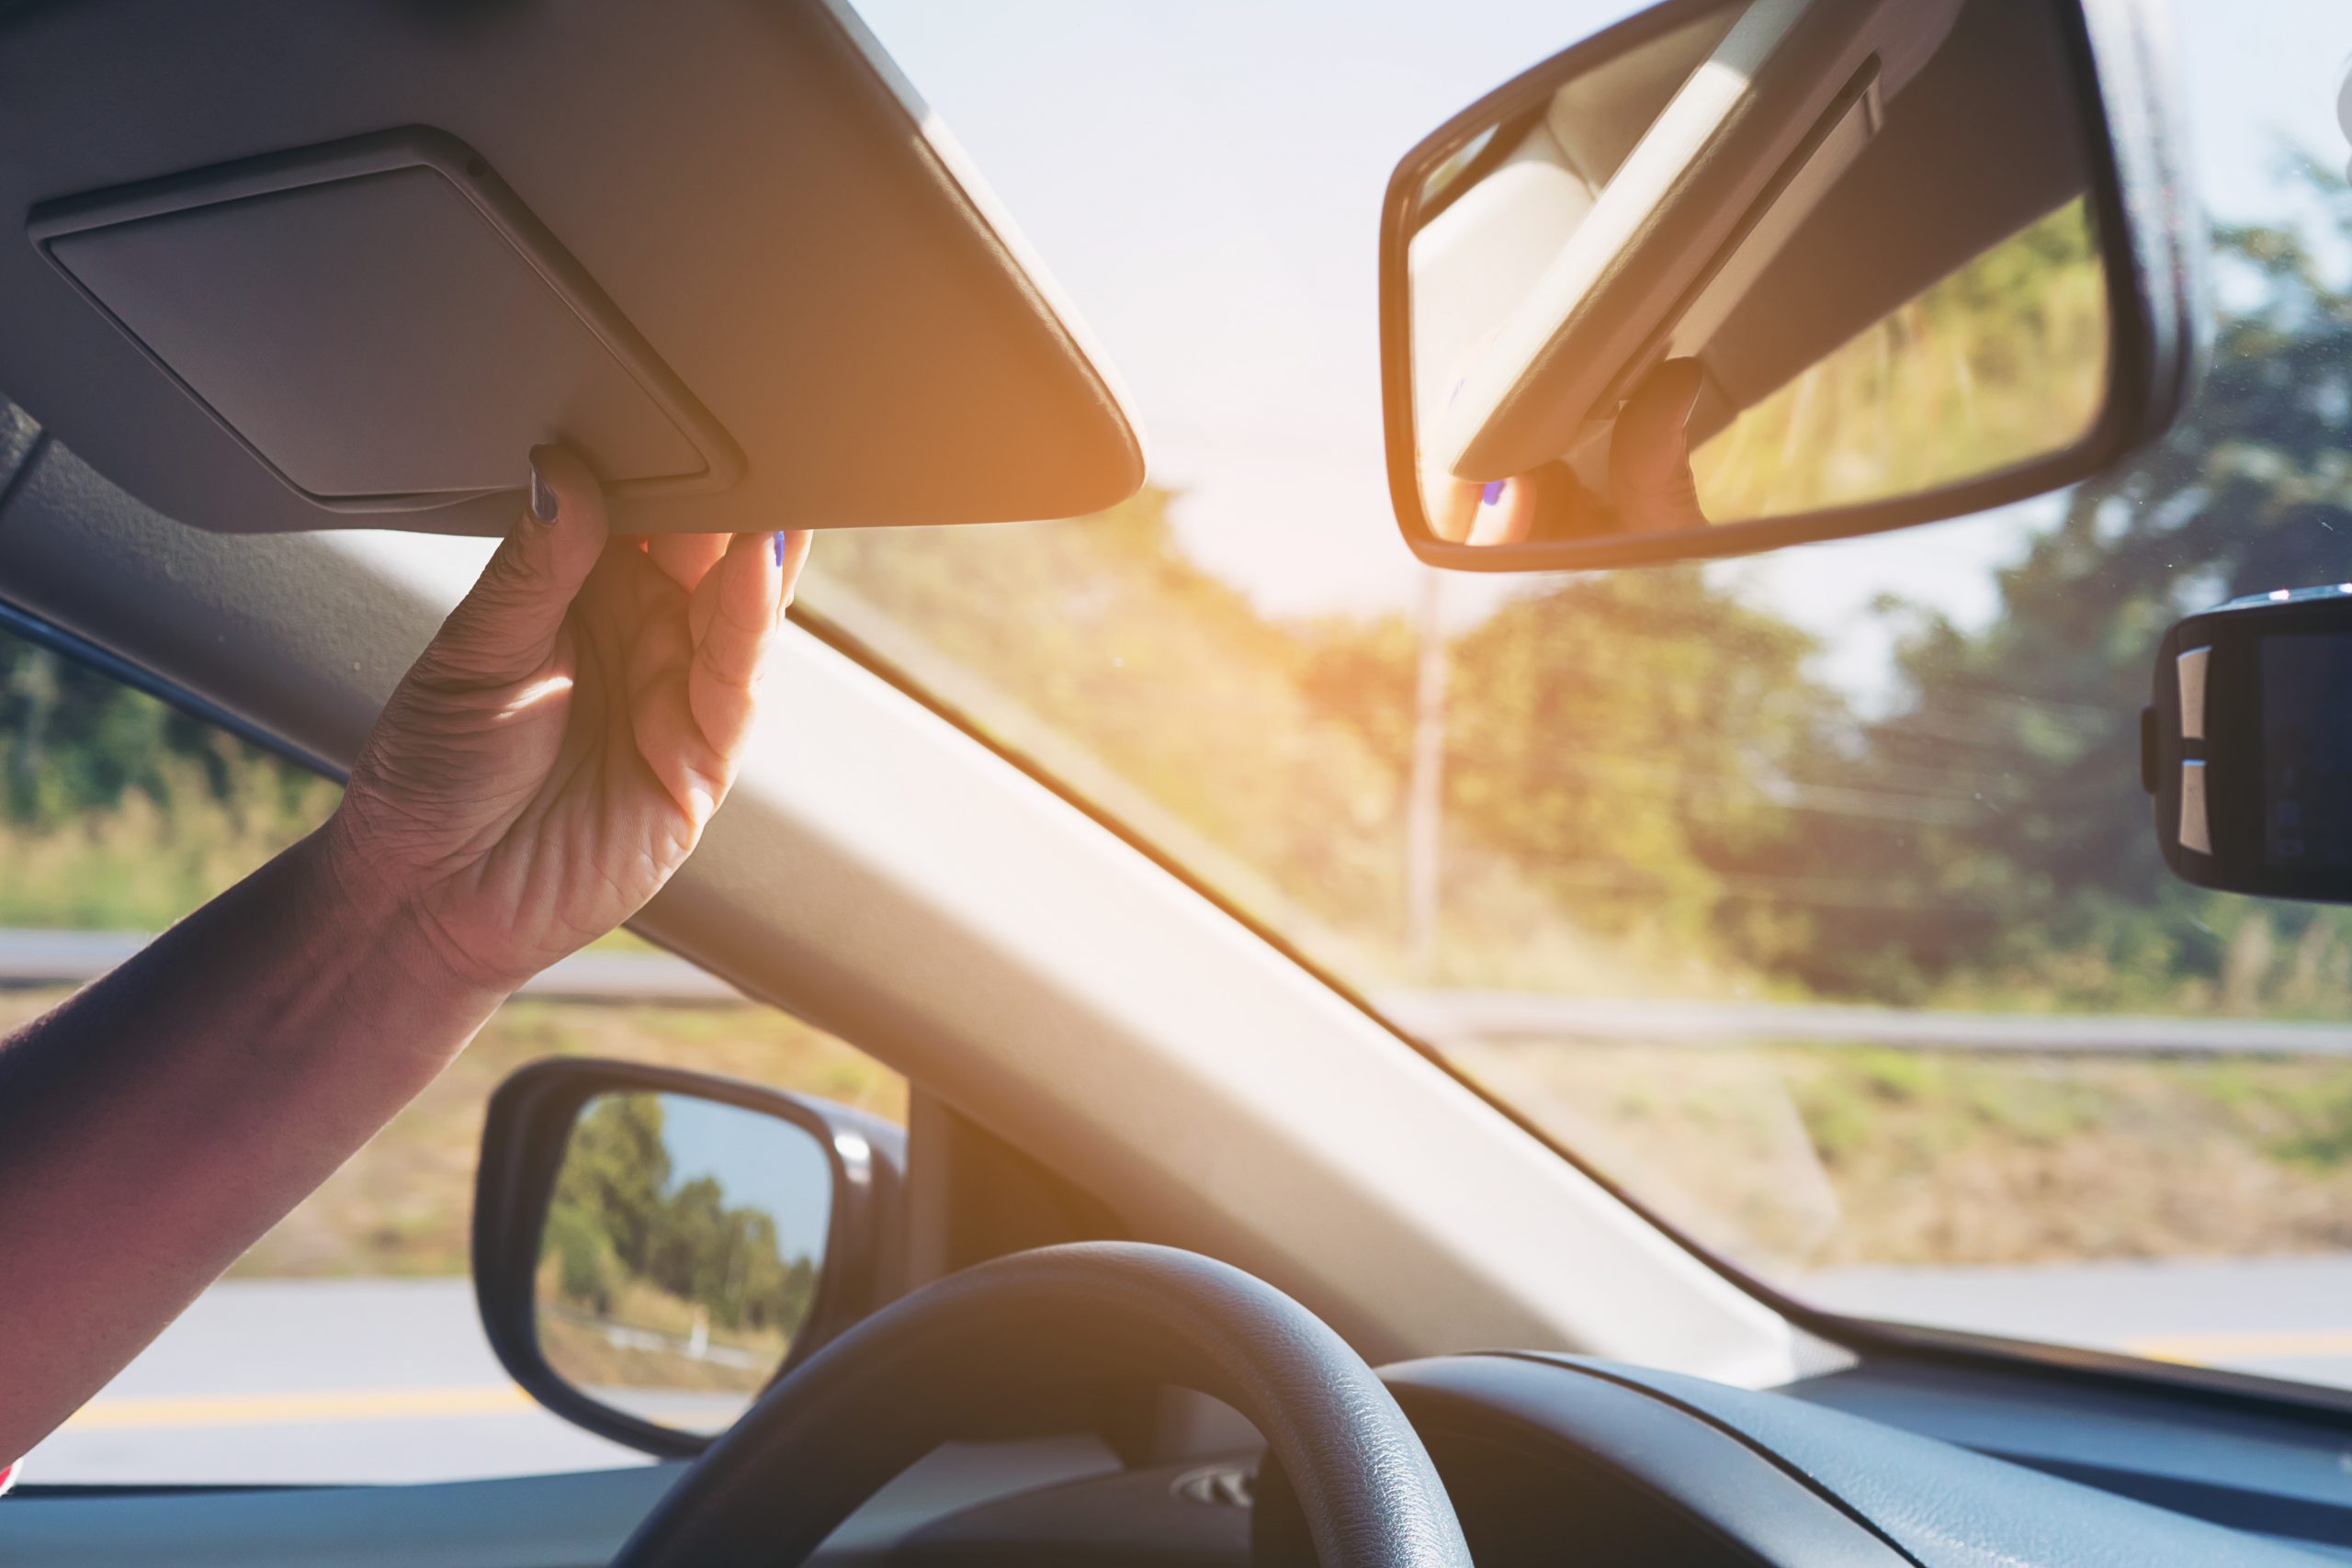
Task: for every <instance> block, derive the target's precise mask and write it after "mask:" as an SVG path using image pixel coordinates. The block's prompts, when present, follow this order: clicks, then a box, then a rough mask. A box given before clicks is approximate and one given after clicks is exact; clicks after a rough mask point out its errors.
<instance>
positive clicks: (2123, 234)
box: [1380, 0, 2206, 571]
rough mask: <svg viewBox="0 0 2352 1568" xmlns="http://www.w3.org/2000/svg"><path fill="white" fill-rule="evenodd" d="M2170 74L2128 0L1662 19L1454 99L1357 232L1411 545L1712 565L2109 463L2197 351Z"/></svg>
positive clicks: (1692, 14)
mask: <svg viewBox="0 0 2352 1568" xmlns="http://www.w3.org/2000/svg"><path fill="white" fill-rule="evenodd" d="M2169 57H2170V54H2169V38H2168V29H2167V28H2166V27H2165V21H2164V18H2163V16H2162V13H2161V7H2160V6H2158V5H2156V4H2154V3H2153V0H2024V3H2019V0H1667V3H1666V4H1663V5H1659V6H1654V7H1652V8H1651V9H1649V10H1647V11H1645V12H1643V13H1641V14H1639V15H1637V16H1635V17H1632V18H1630V19H1629V20H1627V21H1625V22H1623V23H1621V24H1619V25H1618V26H1616V27H1614V28H1610V29H1609V30H1607V31H1605V32H1603V33H1601V34H1600V35H1598V36H1597V37H1595V38H1593V39H1590V40H1589V41H1587V42H1585V43H1582V44H1578V45H1577V46H1575V47H1574V48H1571V49H1569V50H1567V51H1565V52H1563V53H1561V54H1559V55H1557V56H1555V57H1554V58H1553V59H1551V60H1549V61H1546V62H1544V63H1543V64H1542V65H1539V66H1537V67H1536V68H1535V69H1533V70H1532V71H1530V72H1528V73H1525V74H1523V75H1521V76H1520V77H1518V78H1517V79H1515V80H1513V81H1511V82H1510V83H1508V84H1506V85H1503V86H1502V87H1500V88H1498V90H1496V91H1495V92H1493V93H1491V94H1489V95H1487V96H1486V97H1484V98H1482V99H1480V100H1479V101H1478V102H1477V103H1476V104H1474V105H1472V106H1471V107H1469V108H1467V109H1465V110H1464V112H1463V113H1461V114H1460V115H1457V116H1456V117H1454V118H1453V119H1452V120H1450V121H1448V122H1447V123H1446V124H1445V125H1444V126H1442V127H1441V128H1440V129H1439V130H1437V131H1436V132H1435V133H1434V134H1432V135H1431V136H1430V137H1429V138H1428V139H1427V140H1425V141H1422V142H1421V144H1420V145H1419V146H1418V147H1416V148H1415V149H1414V150H1413V151H1412V152H1410V153H1408V155H1407V156H1406V158H1405V159H1404V160H1403V162H1401V163H1400V164H1398V165H1397V171H1396V174H1395V175H1394V177H1393V178H1392V179H1391V181H1390V184H1389V187H1388V194H1387V199H1386V203H1385V209H1384V212H1383V219H1382V231H1381V255H1380V265H1381V352H1382V379H1383V395H1384V402H1385V429H1386V444H1387V462H1388V475H1389V487H1390V491H1391V496H1392V499H1393V501H1394V503H1395V508H1396V512H1397V520H1398V523H1399V525H1401V526H1402V528H1403V530H1404V533H1405V536H1406V539H1407V541H1408V544H1409V545H1410V546H1411V547H1412V549H1413V551H1414V553H1415V554H1416V555H1417V556H1419V558H1421V559H1422V560H1424V561H1427V562H1429V563H1430V564H1432V565H1437V566H1444V567H1451V568H1457V569H1463V570H1484V571H1544V570H1563V569H1572V568H1588V567H1614V566H1625V565H1633V564H1639V563H1643V562H1652V561H1666V560H1677V559H1689V558H1705V557H1715V556H1728V555H1739V554H1746V553H1749V552H1752V551H1757V550H1763V549H1770V548H1774V547H1780V546H1783V545H1790V544H1796V543H1801V542H1804V541H1807V540H1814V539H1826V538H1836V537H1842V536H1849V535H1857V534H1866V533H1872V532H1877V531H1880V530H1883V529H1889V528H1897V527H1904V526H1907V525H1914V524H1919V523H1927V522H1933V521H1936V520H1938V519H1940V518H1946V517H1953V516H1959V515H1963V514H1966V513H1973V512H1978V511H1982V510H1985V509H1987V508H1990V507H1994V506H1998V505H2003V504H2006V503H2007V502H2015V501H2018V500H2021V499H2023V498H2025V497H2027V496H2030V495H2034V494H2038V493H2041V492H2042V491H2049V490H2052V489H2055V488H2057V487H2059V486H2062V485H2064V484H2067V483H2071V482H2073V481H2075V480H2077V479H2084V478H2086V477H2087V476H2089V475H2091V474H2094V473H2097V472H2099V471H2100V470H2102V469H2104V468H2108V467H2109V466H2110V465H2112V464H2114V463H2115V462H2116V461H2118V460H2119V459H2120V458H2121V457H2124V456H2125V455H2126V454H2128V453H2129V452H2130V451H2131V450H2132V449H2133V448H2134V447H2136V446H2140V445H2141V444H2143V443H2144V442H2146V441H2148V440H2150V439H2152V438H2153V437H2154V436H2155V435H2156V434H2160V433H2161V432H2162V431H2164V430H2165V428H2166V427H2167V426H2169V424H2170V423H2171V422H2172V421H2173V419H2174V418H2175V417H2176V416H2177V413H2178V412H2179V411H2180V409H2181V408H2182V407H2183V406H2184V405H2185V403H2186V402H2187V400H2188V396H2189V394H2190V392H2191V390H2192V389H2193V387H2194V384H2195V380H2196V377H2197V373H2198V369H2199V364H2200V362H2201V357H2202V350H2203V343H2204V336H2205V331H2206V327H2205V321H2206V310H2205V286H2204V271H2203V255H2204V243H2203V235H2202V232H2201V229H2200V227H2199V226H2200V223H2201V219H2200V216H2199V211H2198V209H2197V207H2196V204H2195V202H2194V200H2193V199H2192V197H2191V196H2190V193H2189V192H2188V189H2187V188H2186V186H2185V185H2184V182H2183V180H2182V177H2181V174H2180V170H2181V169H2182V167H2183V161H2184V158H2185V147H2184V145H2183V143H2184V140H2185V139H2184V137H2183V135H2182V132H2181V130H2180V128H2179V125H2178V121H2177V114H2178V111H2177V94H2176V90H2175V87H2174V85H2173V83H2172V81H2171V77H2170V72H2169ZM1926 193H1932V194H1931V195H1929V194H1926Z"/></svg>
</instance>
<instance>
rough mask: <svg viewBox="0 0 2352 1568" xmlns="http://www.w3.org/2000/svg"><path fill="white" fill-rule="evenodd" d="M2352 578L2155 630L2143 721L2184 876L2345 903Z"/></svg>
mask: <svg viewBox="0 0 2352 1568" xmlns="http://www.w3.org/2000/svg"><path fill="white" fill-rule="evenodd" d="M2347 713H2352V583H2336V584H2331V585H2330V586H2327V587H2324V588H2301V589H2295V590H2292V591H2290V590H2288V589H2284V588H2282V589H2279V590H2278V591H2277V592H2270V593H2261V594H2256V595H2253V596H2251V597H2249V598H2245V599H2234V600H2232V601H2231V602H2230V603H2229V604H2223V605H2222V606H2221V607H2220V608H2219V609H2214V610H2209V611H2206V612H2205V613H2204V614H2202V615H2191V616H2189V617H2188V619H2187V620H2184V621H2182V622H2181V623H2180V624H2179V625H2177V626H2174V627H2173V628H2172V630H2170V631H2169V632H2166V633H2165V637H2164V641H2163V642H2162V644H2160V645H2159V647H2158V649H2157V653H2156V669H2155V688H2154V701H2153V702H2152V703H2151V704H2150V705H2149V706H2148V709H2147V711H2146V713H2145V714H2144V715H2143V718H2142V721H2141V761H2140V768H2141V783H2142V784H2144V785H2146V787H2147V789H2148V793H2149V794H2151V795H2154V797H2155V807H2156V809H2155V827H2156V842H2157V845H2158V847H2159V848H2160V849H2161V850H2162V851H2163V852H2164V857H2165V864H2166V865H2168V866H2170V867H2171V868H2172V870H2173V871H2174V873H2175V874H2177V875H2178V876H2180V877H2181V878H2182V879H2183V880H2185V881H2188V882H2192V883H2195V884H2196V885H2197V886H2200V887H2213V888H2219V889H2221V890H2222V891H2224V892H2229V893H2251V894H2255V895H2257V896H2259V897H2269V898H2301V899H2307V900H2310V901H2312V902H2317V903H2331V904H2343V903H2352V725H2347V724H2346V722H2345V716H2346V714H2347Z"/></svg>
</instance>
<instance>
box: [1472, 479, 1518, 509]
mask: <svg viewBox="0 0 2352 1568" xmlns="http://www.w3.org/2000/svg"><path fill="white" fill-rule="evenodd" d="M1509 483H1510V480H1508V479H1488V480H1487V483H1486V486H1485V488H1484V489H1482V490H1480V491H1478V504H1479V505H1481V506H1492V505H1494V503H1495V502H1498V501H1500V500H1501V499H1502V498H1503V486H1504V485H1506V484H1509Z"/></svg>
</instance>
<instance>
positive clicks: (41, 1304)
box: [0, 835, 501, 1462]
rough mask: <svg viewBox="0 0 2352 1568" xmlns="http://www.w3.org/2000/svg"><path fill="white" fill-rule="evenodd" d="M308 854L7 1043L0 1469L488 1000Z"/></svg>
mask: <svg viewBox="0 0 2352 1568" xmlns="http://www.w3.org/2000/svg"><path fill="white" fill-rule="evenodd" d="M500 999H501V998H499V997H498V996H497V995H496V994H494V993H490V992H484V991H481V990H477V989H473V988H469V987H464V986H462V985H460V984H459V983H458V982H457V981H456V980H455V979H454V978H453V977H452V976H450V975H449V974H448V973H447V965H446V964H439V963H437V962H436V959H435V954H434V953H433V952H432V950H431V948H430V946H429V944H426V943H425V942H424V941H423V940H422V938H421V936H420V935H419V934H418V933H417V932H416V931H414V930H413V927H412V926H411V925H410V924H409V923H408V921H407V919H405V917H404V916H403V915H402V914H401V912H400V911H399V910H397V909H395V908H390V907H370V905H369V904H368V901H367V900H366V898H365V897H364V895H361V894H357V893H356V891H355V889H354V888H353V887H352V886H347V885H346V879H345V878H341V877H339V876H338V875H337V874H336V867H335V866H334V851H333V850H332V849H331V848H330V845H329V843H328V840H327V839H326V838H325V837H323V836H316V835H314V836H313V837H312V838H311V839H308V840H304V841H303V842H302V843H300V844H298V845H296V846H295V847H294V848H293V849H291V850H289V851H288V852H286V853H285V854H283V855H281V856H279V857H278V858H277V859H276V860H274V861H272V862H271V863H269V864H267V865H266V866H264V867H263V868H262V869H261V870H260V871H258V872H256V873H254V875H252V876H251V877H249V878H247V879H246V880H245V881H244V882H243V883H241V884H239V885H238V886H236V887H234V888H232V889H231V890H230V891H229V892H228V893H226V894H223V895H222V896H221V897H220V898H217V899H215V900H214V901H213V902H212V903H210V904H209V905H207V906H205V907H204V908H202V909H200V910H198V911H197V913H195V914H194V915H192V916H190V917H189V918H188V919H187V920H185V921H183V922H181V923H180V924H179V925H178V926H176V927H175V928H174V929H173V930H172V931H169V932H167V933H166V934H165V935H164V936H163V937H162V938H160V939H158V940H157V941H156V942H154V943H153V945H152V946H150V947H149V948H148V949H147V950H146V951H144V952H143V953H140V954H139V955H138V956H137V957H135V958H133V959H132V960H131V961H130V962H129V963H128V964H124V965H123V966H122V967H121V968H119V969H118V970H116V971H115V972H114V973H113V974H111V975H108V976H106V977H105V978H104V979H101V980H99V981H97V982H96V984H94V985H92V986H90V987H87V988H86V989H85V990H84V991H82V992H80V993H79V994H77V995H76V996H74V998H72V999H70V1000H68V1001H67V1002H65V1003H64V1004H63V1005H62V1006H61V1007H59V1008H57V1009H56V1010H54V1011H52V1012H51V1013H49V1014H48V1015H47V1016H45V1017H43V1018H41V1019H39V1020H37V1021H34V1022H33V1023H31V1024H29V1025H28V1026H27V1027H26V1028H24V1029H23V1030H21V1031H19V1032H17V1034H16V1035H14V1036H13V1037H11V1038H10V1039H9V1040H8V1041H6V1043H5V1044H4V1045H0V1259H6V1265H5V1268H0V1278H5V1279H6V1287H5V1289H0V1321H5V1322H6V1325H7V1326H6V1332H5V1333H0V1391H5V1392H0V1462H5V1461H6V1459H7V1458H13V1457H15V1456H16V1455H17V1454H20V1453H22V1452H24V1451H25V1450H27V1449H28V1448H29V1447H30V1446H31V1445H32V1444H33V1443H34V1442H35V1441H37V1440H39V1439H40V1438H41V1437H43V1436H45V1435H46V1434H47V1433H48V1432H49V1430H50V1429H51V1427H54V1426H55V1425H56V1424H57V1423H58V1422H59V1421H61V1420H62V1419H63V1418H64V1417H65V1416H67V1415H69V1414H71V1413H72V1412H73V1411H74V1408H75V1407H77V1406H78V1405H79V1404H81V1403H82V1402H83V1401H84V1400H85V1399H87V1398H88V1397H89V1396H90V1395H91V1394H92V1393H95V1392H96V1390H97V1389H98V1388H99V1387H100V1386H101V1385H102V1384H103V1383H104V1382H106V1381H107V1378H109V1377H110V1376H112V1374H113V1373H114V1371H116V1370H117V1369H118V1368H119V1367H120V1366H121V1365H122V1364H123V1363H124V1362H125V1361H127V1360H129V1359H130V1357H131V1356H133V1355H135V1354H136V1353H137V1352H138V1350H139V1349H140V1348H141V1347H142V1346H144V1345H145V1344H146V1343H147V1342H148V1341H149V1340H150V1339H152V1338H153V1337H154V1336H155V1334H156V1333H157V1332H159V1331H160V1330H161V1329H162V1328H163V1327H164V1325H165V1324H167V1323H169V1322H170V1321H171V1319H172V1318H173V1317H174V1316H175V1315H176V1314H178V1313H179V1312H180V1310H181V1309H182V1308H184V1307H185V1306H186V1305H187V1303H188V1302H189V1301H190V1300H192V1299H193V1298H194V1297H195V1296H196V1294H197V1293H198V1292H200V1291H201V1290H203V1288H204V1287H205V1286H206V1285H207V1284H209V1283H210V1282H211V1281H212V1280H214V1279H215V1278H217V1277H218V1276H219V1274H220V1271H221V1270H222V1269H225V1268H227V1267H228V1265H229V1264H230V1263H231V1262H232V1260H233V1259H234V1258H236V1257H237V1255H238V1254H239V1253H240V1252H242V1251H243V1249H244V1248H245V1247H247V1246H248V1245H250V1244H251V1243H252V1242H253V1241H254V1239H255V1238H256V1237H258V1236H259V1235H261V1234H262V1233H263V1232H264V1231H266V1230H267V1229H268V1228H269V1226H270V1225H271V1224H274V1223H275V1222H276V1221H277V1219H278V1218H279V1217H280V1216H282V1215H283V1214H284V1213H286V1212H287V1211H288V1210H289V1209H291V1208H292V1207H293V1206H294V1205H295V1204H296V1203H298V1202H299V1201H301V1199H302V1197H303V1196H304V1195H305V1194H307V1193H308V1192H309V1191H310V1190H311V1189H312V1188H314V1187H316V1186H317V1185H318V1184H319V1182H320V1181H322V1180H323V1179H325V1178H326V1177H327V1176H328V1175H329V1174H330V1173H331V1172H333V1171H334V1168H336V1167H337V1166H339V1165H341V1164H342V1163H343V1162H344V1160H345V1159H346V1158H348V1157H349V1156H350V1155H351V1154H352V1153H353V1151H354V1150H356V1149H357V1148H358V1146H359V1145H361V1144H362V1143H364V1142H366V1141H367V1140H368V1137H369V1136H371V1135H372V1134H374V1133H375V1132H376V1131H377V1130H378V1129H379V1127H381V1126H382V1125H383V1124H384V1122H387V1121H388V1120H390V1117H391V1116H392V1114H393V1113H394V1112H395V1111H398V1110H399V1109H400V1108H401V1105H403V1104H405V1103H406V1102H407V1100H409V1099H410V1098H411V1097H412V1096H413V1095H414V1094H415V1093H416V1092H417V1091H418V1090H419V1089H422V1088H423V1087H424V1085H425V1084H426V1083H428V1082H429V1081H430V1080H431V1079H432V1077H434V1075H435V1074H436V1073H438V1072H439V1071H440V1070H441V1068H442V1067H443V1066H446V1065H447V1063H448V1061H449V1060H450V1058H452V1057H453V1056H454V1055H457V1053H458V1051H459V1050H460V1049H462V1048H463V1047H464V1045H465V1043H466V1042H467V1041H468V1040H469V1039H470V1038H471V1037H472V1036H473V1034H474V1032H475V1031H476V1030H478V1029H479V1028H480V1027H481V1023H482V1021H483V1020H484V1019H486V1018H487V1017H488V1016H489V1014H490V1012H491V1010H492V1009H493V1008H495V1007H496V1005H497V1003H498V1001H499V1000H500Z"/></svg>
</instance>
